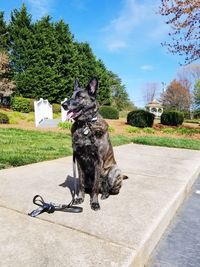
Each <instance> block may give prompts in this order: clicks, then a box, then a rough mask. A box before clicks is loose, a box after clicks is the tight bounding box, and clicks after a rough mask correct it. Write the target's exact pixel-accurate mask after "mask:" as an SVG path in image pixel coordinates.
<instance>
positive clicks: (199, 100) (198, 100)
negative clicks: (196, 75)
mask: <svg viewBox="0 0 200 267" xmlns="http://www.w3.org/2000/svg"><path fill="white" fill-rule="evenodd" d="M194 103H195V107H196V109H200V80H199V81H198V82H197V83H196V85H195V87H194Z"/></svg>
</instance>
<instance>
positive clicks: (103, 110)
mask: <svg viewBox="0 0 200 267" xmlns="http://www.w3.org/2000/svg"><path fill="white" fill-rule="evenodd" d="M99 113H100V114H101V116H102V117H103V118H104V119H113V120H117V119H119V111H118V110H117V109H116V108H113V107H110V106H102V107H100V109H99Z"/></svg>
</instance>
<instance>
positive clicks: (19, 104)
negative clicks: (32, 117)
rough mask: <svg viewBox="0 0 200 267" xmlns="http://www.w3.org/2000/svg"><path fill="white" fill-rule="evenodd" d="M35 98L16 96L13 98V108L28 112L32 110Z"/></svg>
mask: <svg viewBox="0 0 200 267" xmlns="http://www.w3.org/2000/svg"><path fill="white" fill-rule="evenodd" d="M32 101H33V100H32V99H30V98H24V97H18V96H15V97H13V98H12V100H11V108H12V109H13V110H15V111H19V112H24V113H28V112H30V111H31V109H32V108H31V106H33V102H32Z"/></svg>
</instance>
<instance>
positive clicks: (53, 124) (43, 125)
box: [38, 119, 61, 128]
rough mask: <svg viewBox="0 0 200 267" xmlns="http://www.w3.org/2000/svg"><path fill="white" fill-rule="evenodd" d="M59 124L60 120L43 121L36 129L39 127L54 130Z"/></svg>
mask: <svg viewBox="0 0 200 267" xmlns="http://www.w3.org/2000/svg"><path fill="white" fill-rule="evenodd" d="M59 122H61V119H45V120H43V121H42V122H41V123H40V124H39V125H38V127H40V128H56V127H58V124H59Z"/></svg>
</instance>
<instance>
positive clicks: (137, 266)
mask: <svg viewBox="0 0 200 267" xmlns="http://www.w3.org/2000/svg"><path fill="white" fill-rule="evenodd" d="M199 174H200V168H199V169H198V170H197V171H196V173H195V174H194V175H193V176H192V177H191V179H190V180H189V181H188V183H187V184H186V185H184V186H183V187H182V188H181V189H180V191H179V192H177V194H176V195H175V197H174V199H172V201H171V203H169V205H168V206H167V207H165V210H164V211H163V214H162V215H161V216H160V217H159V218H157V221H156V222H155V223H154V225H152V227H151V229H149V232H148V234H147V235H146V237H145V238H144V240H143V243H142V244H141V246H140V247H139V248H138V249H137V250H136V253H135V256H134V258H133V261H132V264H131V265H130V267H143V266H146V264H147V262H148V260H149V257H150V256H151V253H152V252H153V250H154V249H155V247H156V246H157V244H158V242H159V241H160V239H161V237H162V235H163V234H164V232H165V230H166V229H167V227H168V225H169V224H170V222H171V221H172V219H173V218H174V215H175V214H176V212H177V210H178V209H179V208H180V207H181V205H182V203H183V201H184V200H185V199H186V198H187V197H188V195H189V194H190V192H191V189H192V186H193V184H194V183H195V181H196V179H197V178H198V177H199Z"/></svg>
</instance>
